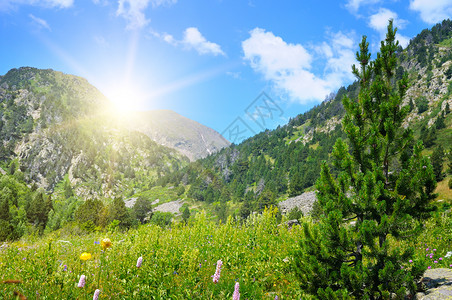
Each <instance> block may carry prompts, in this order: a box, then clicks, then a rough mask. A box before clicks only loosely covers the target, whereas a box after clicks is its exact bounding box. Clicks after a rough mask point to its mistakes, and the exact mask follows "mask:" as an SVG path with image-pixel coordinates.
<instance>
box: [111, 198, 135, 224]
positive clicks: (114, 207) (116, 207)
mask: <svg viewBox="0 0 452 300" xmlns="http://www.w3.org/2000/svg"><path fill="white" fill-rule="evenodd" d="M108 220H109V221H110V222H112V221H114V220H118V221H119V222H120V227H130V225H131V220H130V214H129V212H128V211H127V207H126V204H125V203H124V200H122V198H118V197H116V198H115V199H113V202H112V203H111V204H110V205H109V206H108Z"/></svg>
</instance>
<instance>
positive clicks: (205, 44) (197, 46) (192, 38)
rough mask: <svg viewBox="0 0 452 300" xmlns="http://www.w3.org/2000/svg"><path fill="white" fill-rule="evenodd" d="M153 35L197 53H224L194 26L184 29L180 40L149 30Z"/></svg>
mask: <svg viewBox="0 0 452 300" xmlns="http://www.w3.org/2000/svg"><path fill="white" fill-rule="evenodd" d="M150 32H151V34H152V35H153V36H155V37H158V38H161V39H163V40H164V41H165V42H167V43H168V44H171V45H173V46H179V45H180V46H183V47H184V48H186V49H189V50H190V49H194V50H196V51H197V52H198V53H199V54H201V55H203V54H212V55H215V56H217V55H224V56H225V55H226V54H225V53H224V52H223V50H221V47H220V45H218V44H216V43H213V42H209V41H208V40H207V39H206V38H205V37H204V36H203V35H202V34H201V32H200V31H199V29H198V28H196V27H189V28H187V29H185V31H184V38H183V39H182V40H176V39H175V38H174V37H173V36H172V35H171V34H168V33H163V34H160V33H158V32H155V31H152V30H151V31H150Z"/></svg>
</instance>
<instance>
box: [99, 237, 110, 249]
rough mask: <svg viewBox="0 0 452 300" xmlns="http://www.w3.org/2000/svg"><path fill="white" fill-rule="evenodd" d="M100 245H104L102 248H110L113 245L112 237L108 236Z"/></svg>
mask: <svg viewBox="0 0 452 300" xmlns="http://www.w3.org/2000/svg"><path fill="white" fill-rule="evenodd" d="M100 245H101V246H102V249H104V250H107V249H108V248H110V247H111V245H112V243H111V241H110V239H108V238H106V239H103V240H102V241H101V242H100Z"/></svg>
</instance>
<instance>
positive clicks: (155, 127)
mask: <svg viewBox="0 0 452 300" xmlns="http://www.w3.org/2000/svg"><path fill="white" fill-rule="evenodd" d="M126 120H127V124H128V125H127V126H128V127H129V128H131V129H133V130H136V131H139V132H141V133H144V134H145V135H147V136H149V137H150V138H151V139H152V140H154V141H156V142H157V143H158V144H160V145H164V146H167V147H170V148H173V149H176V150H178V151H179V152H180V153H182V154H184V155H185V156H187V157H188V158H189V159H190V160H192V161H194V160H197V159H199V158H204V157H206V156H208V155H210V154H212V153H214V152H217V151H218V150H220V149H222V148H224V147H227V146H229V145H230V142H228V141H227V140H226V139H225V138H224V137H223V136H221V134H219V133H218V132H216V131H215V130H213V129H211V128H209V127H206V126H204V125H202V124H200V123H198V122H196V121H193V120H190V119H188V118H186V117H184V116H181V115H179V114H178V113H176V112H174V111H171V110H154V111H146V112H135V113H132V114H131V115H130V116H129V117H128V118H127V119H126Z"/></svg>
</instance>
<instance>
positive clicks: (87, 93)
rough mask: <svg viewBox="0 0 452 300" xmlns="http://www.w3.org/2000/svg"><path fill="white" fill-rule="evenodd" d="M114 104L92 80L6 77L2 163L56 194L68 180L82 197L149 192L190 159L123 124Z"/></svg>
mask: <svg viewBox="0 0 452 300" xmlns="http://www.w3.org/2000/svg"><path fill="white" fill-rule="evenodd" d="M110 106H111V105H110V103H109V101H108V100H107V99H106V98H105V97H104V96H103V95H102V94H101V93H100V92H99V91H98V90H97V89H96V88H95V87H93V86H92V85H90V84H89V83H88V82H87V81H86V80H85V79H83V78H80V77H77V76H72V75H65V74H63V73H61V72H55V71H53V70H38V69H34V68H20V69H13V70H11V71H9V72H8V73H7V74H6V75H4V76H3V77H2V78H1V79H0V117H1V118H0V119H1V122H0V129H1V131H0V132H1V134H0V141H1V145H0V158H1V160H2V161H3V163H6V162H7V161H10V160H12V159H17V160H18V162H19V164H20V169H21V171H22V172H23V173H24V177H25V178H26V179H27V181H28V182H30V183H33V182H34V183H37V184H38V186H41V187H43V188H45V189H47V190H50V191H51V190H53V188H54V187H55V186H56V184H57V183H58V182H60V181H61V180H63V178H64V177H65V176H66V175H67V176H68V180H69V182H70V184H71V185H72V186H73V188H74V190H75V192H76V194H78V195H80V196H87V195H91V196H95V197H110V196H113V195H116V194H118V193H124V192H125V191H128V190H130V191H132V192H133V190H135V189H137V188H138V189H144V188H147V185H148V183H149V182H150V181H152V180H156V179H157V178H159V177H160V176H162V175H164V174H166V173H168V172H170V171H175V170H177V169H178V168H180V167H181V166H183V165H185V164H186V163H187V159H186V158H184V157H183V156H182V155H181V154H179V153H178V152H176V151H175V150H173V149H170V148H167V147H163V146H160V145H158V144H157V143H155V142H154V141H152V140H151V139H150V138H149V137H147V136H146V135H144V134H142V133H139V132H136V131H131V130H130V129H128V128H125V127H121V126H120V125H119V124H118V123H117V122H116V121H115V120H114V117H113V115H112V112H111V110H110V109H109V107H110Z"/></svg>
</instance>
